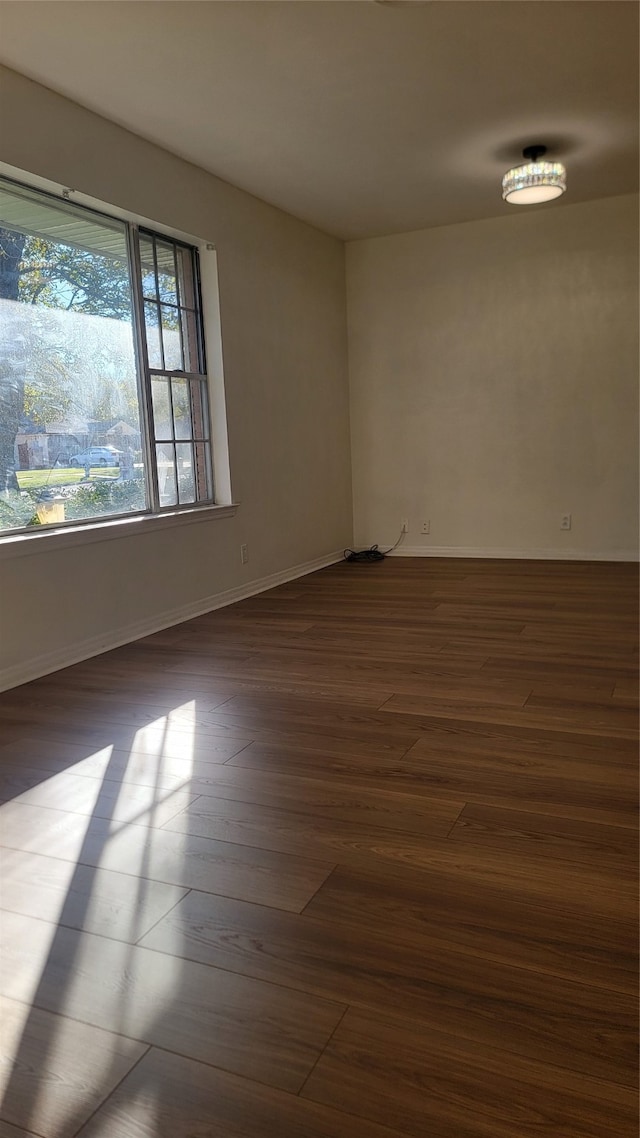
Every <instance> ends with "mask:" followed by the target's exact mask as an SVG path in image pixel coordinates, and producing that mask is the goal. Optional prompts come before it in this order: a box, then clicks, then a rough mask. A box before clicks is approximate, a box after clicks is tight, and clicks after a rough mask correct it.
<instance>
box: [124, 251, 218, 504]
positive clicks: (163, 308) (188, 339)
mask: <svg viewBox="0 0 640 1138" xmlns="http://www.w3.org/2000/svg"><path fill="white" fill-rule="evenodd" d="M143 242H144V245H145V247H147V248H148V249H149V251H150V252H151V254H152V258H153V279H154V296H153V297H151V296H150V295H149V293H150V291H151V290H150V289H149V287H148V278H149V267H150V266H149V262H148V257H147V259H146V260H145V263H144V270H143V262H142V243H143ZM159 243H160V245H161V246H162V248H163V250H164V251H165V252H167V251H168V250H169V249H170V250H171V254H172V256H171V260H172V265H173V280H174V281H175V287H173V286H172V294H171V295H172V296H173V295H174V294H175V299H169V298H168V297H167V296H166V295H163V294H162V293H161V287H160V285H161V277H162V276H168V275H169V274H168V272H167V270H166V269H165V268H164V266H161V265H160V263H159V258H158V244H159ZM138 280H139V301H140V303H139V306H138V307H139V309H140V311H141V314H142V318H143V332H144V334H143V341H144V342H143V351H142V366H143V371H144V379H145V397H146V403H147V405H148V409H149V415H148V421H149V436H150V444H151V446H150V449H151V451H152V470H153V479H152V484H151V487H150V489H151V491H152V496H153V498H154V508H155V510H156V511H157V512H162V511H164V510H171V509H175V508H176V506H179V507H185V506H198V505H202V504H205V503H211V502H213V478H212V466H211V437H210V424H209V402H208V390H207V376H206V372H205V353H204V338H203V334H202V311H201V301H200V281H199V275H198V263H197V253H196V250H195V249H192V248H191V247H190V246H187V245H184V244H183V243H182V242H178V241H173V240H171V239H168V238H164V237H160V236H159V235H157V234H155V233H152V232H150V231H149V230H146V229H140V230H139V231H138ZM143 281H144V282H145V286H146V287H145V288H143ZM191 299H193V304H185V303H183V301H184V300H191ZM151 305H153V311H154V313H155V321H154V322H153V323H152V324H150V321H149V320H148V318H147V313H148V311H149V306H151ZM167 311H168V312H173V313H175V323H176V328H175V329H170V328H169V327H168V326H166V319H165V314H166V312H167ZM189 317H190V318H191V323H189ZM185 320H186V334H185ZM151 328H153V329H154V332H153V333H152V332H151ZM156 328H157V349H156V350H157V354H158V358H159V362H160V367H156V366H153V365H152V364H151V363H150V339H151V335H154V334H155V329H156ZM170 331H175V332H177V335H178V343H177V345H175V344H174V347H175V346H177V347H178V351H179V357H180V363H181V364H182V367H181V368H168V367H167V366H166V365H167V344H168V340H169V332H170ZM194 364H195V365H196V367H197V370H194V368H193V365H194ZM154 381H155V383H156V386H158V385H159V384H160V383H161V382H164V388H165V389H166V397H167V408H166V412H167V413H166V426H167V427H168V430H167V429H162V428H163V427H164V426H165V424H164V423H159V421H158V419H159V415H158V410H157V405H156V400H155V398H154ZM175 382H180V383H184V384H185V393H186V396H187V407H188V425H189V429H188V430H187V431H186V433H184V434H183V433H180V434H178V430H177V426H176V423H177V416H176V406H175V390H174V383H175ZM196 388H197V390H198V398H197V401H194V390H196ZM198 428H199V429H198ZM182 429H183V427H182V424H181V431H182ZM186 455H188V457H187V458H186V459H185V456H186Z"/></svg>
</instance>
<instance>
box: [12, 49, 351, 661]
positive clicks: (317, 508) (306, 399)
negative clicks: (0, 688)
mask: <svg viewBox="0 0 640 1138" xmlns="http://www.w3.org/2000/svg"><path fill="white" fill-rule="evenodd" d="M0 79H1V86H0V106H1V107H2V125H1V131H0V133H1V157H2V160H3V161H4V162H6V163H9V164H10V165H12V166H14V167H17V168H19V169H22V170H25V171H28V172H30V173H32V174H35V175H38V176H40V177H43V178H47V179H51V180H52V181H55V182H58V183H61V184H63V185H65V186H70V187H72V188H74V189H76V190H78V191H81V192H82V193H84V194H88V195H90V196H91V197H93V198H97V199H99V200H101V201H103V202H105V203H109V204H112V205H114V206H117V207H119V208H122V209H125V210H127V211H130V212H131V213H133V214H138V215H142V216H143V217H146V218H149V219H151V220H152V221H154V222H156V223H157V224H159V225H161V226H162V225H166V226H169V227H172V228H175V229H178V230H181V231H183V232H185V233H188V234H191V235H195V236H199V237H201V238H204V239H205V240H209V241H211V242H214V243H215V245H216V248H217V256H218V270H219V280H220V303H221V313H222V330H223V351H224V372H225V389H226V400H227V411H228V424H229V447H230V461H231V476H232V487H233V496H234V498H235V500H237V501H238V502H240V507H239V509H238V512H237V514H236V516H235V517H233V518H228V519H216V520H215V521H211V522H207V523H204V522H200V523H198V524H195V525H190V526H186V527H184V528H180V529H178V528H176V529H171V530H167V531H164V532H162V533H158V532H156V533H152V534H136V535H135V536H129V537H126V538H122V539H118V540H116V541H108V542H104V543H102V542H101V543H99V544H93V545H89V546H86V547H78V546H75V547H74V548H72V549H67V550H56V551H55V552H48V553H47V552H46V551H44V552H41V551H38V552H37V553H34V554H32V555H29V556H27V557H24V556H22V557H19V558H17V559H15V560H13V559H7V558H4V557H3V558H2V559H1V560H0V622H1V624H0V681H1V680H2V669H12V671H11V674H10V677H13V678H14V679H15V677H16V675H17V674H18V671H17V670H19V669H22V672H21V673H20V674H21V678H22V676H23V675H24V676H26V675H28V674H29V673H30V671H31V673H33V672H37V671H38V670H40V665H39V663H38V660H39V659H40V658H46V659H49V658H50V657H51V654H53V655H55V654H56V653H60V652H61V651H62V652H64V651H68V654H69V657H72V656H73V655H74V654H77V652H78V651H81V646H82V645H83V644H84V643H85V642H89V641H91V643H92V644H95V643H97V642H99V641H101V640H102V639H103V640H104V643H105V644H107V643H112V642H114V640H116V639H118V638H119V637H120V638H121V637H122V635H126V634H127V630H129V629H130V628H131V627H132V626H133V625H134V624H136V623H137V624H138V625H141V624H142V625H144V624H145V622H147V624H148V623H149V622H151V623H153V622H158V623H159V624H160V623H162V617H163V614H166V613H170V614H171V613H173V611H174V610H175V609H176V608H178V607H180V606H182V605H197V604H198V603H199V602H200V601H202V600H203V599H206V598H208V597H212V596H214V595H215V594H217V593H219V592H221V591H224V590H227V589H230V588H234V587H236V586H240V585H244V584H246V583H248V582H250V581H251V580H253V579H261V578H264V577H266V576H269V575H271V574H274V573H278V572H280V571H285V570H287V569H289V568H290V567H292V566H297V565H301V564H305V563H307V562H310V561H313V560H315V559H317V558H321V557H323V556H325V555H328V554H331V553H332V552H334V551H336V550H339V549H342V548H343V546H344V545H346V544H349V543H350V541H351V538H352V519H351V477H350V460H349V421H348V413H349V412H348V386H347V368H346V327H345V295H344V248H343V246H342V244H341V243H340V242H339V241H337V240H335V239H333V238H331V237H327V236H326V235H324V234H322V233H320V232H319V231H317V230H315V229H313V228H312V227H310V226H308V225H305V224H303V223H302V222H299V221H296V220H295V219H293V218H291V217H289V216H288V215H287V214H285V213H282V212H281V211H279V210H276V209H273V208H272V207H270V206H268V205H266V204H265V203H263V202H261V201H259V200H258V199H256V198H254V197H252V196H251V195H249V194H246V193H243V192H242V191H241V190H237V189H235V188H234V187H232V186H229V185H228V184H226V183H224V182H221V181H220V180H219V179H217V178H215V177H213V176H212V175H210V174H206V173H205V172H203V171H202V170H199V169H198V168H196V167H195V166H191V165H189V164H188V163H186V162H183V161H182V160H181V159H178V158H175V157H173V156H172V155H170V154H168V153H167V152H165V151H163V150H161V149H159V148H158V147H155V146H153V145H151V144H150V143H147V142H144V141H143V140H142V139H140V138H137V137H136V136H135V135H133V134H130V133H128V132H127V131H124V130H122V129H121V128H119V127H118V126H116V125H114V124H113V123H110V122H108V121H106V120H105V119H102V118H99V117H97V116H96V115H94V114H92V113H90V112H89V111H86V110H83V109H82V108H80V107H79V106H77V105H76V104H74V103H72V102H69V101H68V100H66V99H63V98H61V97H60V96H58V95H55V94H53V93H52V92H50V91H48V90H47V89H45V88H43V87H40V86H39V85H37V84H35V83H31V82H30V81H29V80H27V79H25V78H23V77H22V76H19V75H17V74H16V73H14V72H11V71H7V70H4V69H3V70H2V71H1V72H0ZM241 542H246V543H247V544H248V546H249V558H250V560H249V564H248V565H246V566H241V564H240V543H241ZM40 544H41V543H40ZM51 658H52V657H51ZM6 674H7V675H8V673H6Z"/></svg>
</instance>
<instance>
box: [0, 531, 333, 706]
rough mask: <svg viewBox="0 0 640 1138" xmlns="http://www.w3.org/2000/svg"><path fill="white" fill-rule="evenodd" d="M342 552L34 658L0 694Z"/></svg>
mask: <svg viewBox="0 0 640 1138" xmlns="http://www.w3.org/2000/svg"><path fill="white" fill-rule="evenodd" d="M343 556H344V554H343V551H342V550H339V551H336V552H335V553H329V554H327V555H326V556H325V557H316V558H315V559H314V560H313V561H306V562H304V563H303V564H302V565H293V566H292V567H291V568H290V569H283V570H281V571H280V572H279V573H271V574H270V575H269V576H268V577H261V578H259V579H258V580H256V581H249V582H248V584H246V585H238V586H237V587H236V588H234V589H226V590H225V591H224V592H222V593H213V594H212V595H211V596H209V597H202V598H201V599H200V600H198V601H194V602H192V603H191V604H188V605H180V606H179V607H178V608H174V609H168V610H165V611H164V612H161V613H158V614H157V615H155V616H153V617H148V618H146V619H145V620H140V621H134V622H133V623H132V624H129V625H126V626H124V627H123V628H118V629H115V630H114V631H113V632H109V633H105V634H101V635H100V636H92V637H89V638H88V639H87V640H81V641H78V642H76V643H75V644H70V645H68V646H67V647H65V648H60V649H56V650H55V651H54V652H45V653H43V654H42V655H41V656H34V657H33V658H32V659H31V660H27V661H26V662H24V663H22V664H17V665H16V666H15V667H9V668H3V669H2V670H0V691H7V690H8V689H9V688H15V687H17V686H18V685H19V684H26V683H29V682H30V680H37V679H38V678H39V677H40V676H46V675H48V674H49V673H50V672H57V671H59V669H60V668H69V667H71V665H72V664H79V663H80V662H81V661H82V660H88V659H89V658H90V657H91V656H99V655H100V654H101V653H102V652H110V651H111V649H112V648H120V647H121V645H123V644H130V643H131V641H132V640H140V639H141V637H143V636H151V635H152V633H154V632H162V630H163V629H164V628H171V626H172V625H174V624H182V623H183V621H185V620H192V619H193V618H194V617H196V616H203V615H204V614H205V613H207V612H213V610H214V609H220V608H224V607H225V606H226V605H233V604H235V603H236V601H242V600H244V599H245V598H246V597H253V596H255V595H256V594H257V593H264V592H266V590H267V589H274V588H275V587H276V585H284V584H286V582H287V581H295V580H296V578H298V577H305V576H306V575H307V574H308V573H315V572H316V570H318V569H325V568H326V567H327V565H335V563H336V561H342V558H343Z"/></svg>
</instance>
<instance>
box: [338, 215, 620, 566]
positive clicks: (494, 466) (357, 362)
mask: <svg viewBox="0 0 640 1138" xmlns="http://www.w3.org/2000/svg"><path fill="white" fill-rule="evenodd" d="M637 215H638V199H637V197H636V196H635V195H633V196H628V197H626V196H625V197H618V198H608V199H606V200H601V201H596V202H590V203H587V204H583V205H575V206H568V205H567V206H565V207H563V208H562V209H554V207H553V206H548V207H541V208H540V209H539V210H536V211H528V212H526V213H523V214H518V213H517V212H516V209H515V207H513V212H512V213H510V214H506V215H505V217H504V218H499V219H494V220H487V221H481V222H472V223H469V224H466V225H454V226H448V227H445V228H440V229H432V230H425V231H422V232H418V233H409V234H405V235H402V236H396V237H388V238H379V239H376V240H368V241H358V242H354V243H351V244H350V245H348V247H347V291H348V313H349V367H350V377H351V424H352V462H353V481H354V514H355V530H356V533H355V537H356V541H357V542H358V543H362V544H365V543H367V544H368V543H370V542H372V541H377V542H379V543H380V544H382V543H383V542H392V541H394V540H395V538H396V537H397V535H398V533H399V532H400V526H401V521H402V519H403V518H405V517H408V518H409V520H410V530H409V533H408V534H407V537H406V538H405V541H404V542H403V547H404V548H405V549H408V550H411V549H414V550H420V551H424V550H427V549H430V550H434V551H435V550H438V549H443V550H446V551H447V552H467V553H473V552H475V551H477V552H478V554H482V553H483V552H487V551H496V553H499V552H504V553H506V554H507V555H515V556H518V555H520V556H524V555H526V554H527V553H530V554H531V555H532V556H533V555H538V556H545V555H546V556H553V555H555V556H558V557H570V556H587V557H589V556H597V557H605V558H609V557H611V558H616V557H623V558H626V557H632V556H633V555H634V551H636V550H637V532H638V529H637V523H638V503H637V486H638V480H637V424H638V414H637V391H638V355H637V329H638V306H637V305H638V300H637V249H638V236H637ZM564 513H571V514H572V516H573V525H572V529H571V531H570V532H568V533H566V532H562V531H561V530H560V516H561V515H562V514H564ZM423 519H429V520H430V522H431V533H430V535H429V536H428V537H423V536H422V535H421V534H420V533H419V524H420V522H421V521H422V520H423Z"/></svg>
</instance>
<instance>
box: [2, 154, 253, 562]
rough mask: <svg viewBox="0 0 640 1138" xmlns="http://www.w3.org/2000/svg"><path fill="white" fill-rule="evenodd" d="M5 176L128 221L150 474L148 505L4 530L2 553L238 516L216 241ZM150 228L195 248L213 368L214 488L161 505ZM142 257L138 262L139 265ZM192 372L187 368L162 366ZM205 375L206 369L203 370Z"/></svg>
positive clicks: (17, 174)
mask: <svg viewBox="0 0 640 1138" xmlns="http://www.w3.org/2000/svg"><path fill="white" fill-rule="evenodd" d="M0 176H1V177H3V178H5V179H7V180H10V181H14V182H16V183H17V184H18V185H22V186H25V187H26V188H28V189H31V190H37V191H40V192H42V193H43V194H45V195H49V196H51V197H53V198H55V199H58V200H59V199H63V200H67V201H72V202H73V203H74V204H75V205H77V206H79V207H81V208H83V207H84V208H86V209H87V210H90V211H92V212H94V213H99V214H102V215H104V216H106V217H108V218H111V219H113V218H115V219H117V220H120V221H122V222H124V223H125V225H126V227H127V240H128V250H129V272H130V277H131V286H132V309H133V314H132V315H133V332H134V341H135V350H136V366H137V370H138V384H139V390H140V401H141V420H142V427H143V434H144V439H143V449H144V451H145V460H146V461H145V481H146V491H147V502H148V505H147V508H146V510H144V511H136V512H130V513H127V514H119V515H117V514H110V515H107V516H104V517H102V518H101V517H99V516H96V517H93V518H87V519H74V520H70V521H68V522H65V523H64V524H61V525H58V526H56V525H51V526H42V527H40V526H37V527H33V528H32V529H31V528H25V529H20V530H18V529H16V530H9V531H6V532H0V560H4V559H5V558H6V557H14V556H21V555H25V554H29V553H35V552H36V551H38V550H43V549H45V548H46V549H51V550H54V549H61V548H66V547H72V546H79V545H84V544H93V543H94V542H98V541H107V540H113V539H114V538H119V537H126V536H129V535H134V534H141V533H149V532H152V531H154V530H156V529H160V530H164V529H166V528H169V527H172V526H176V525H178V526H182V525H185V524H192V523H195V522H203V521H211V520H213V519H222V518H228V517H232V516H233V515H234V514H235V513H236V510H237V505H238V503H236V502H234V500H233V496H232V490H231V472H230V466H229V442H228V433H227V416H226V397H225V390H224V372H223V355H222V335H221V324H220V303H219V285H218V265H217V253H216V248H215V245H214V244H213V242H211V241H208V240H206V239H203V238H201V237H195V236H193V235H192V234H189V233H186V232H184V231H183V230H180V229H176V228H174V227H169V226H166V225H162V224H159V223H157V222H155V221H153V220H152V219H150V218H148V217H145V216H143V215H139V214H133V213H131V212H129V211H126V210H123V209H121V208H119V207H117V206H111V205H109V204H106V203H105V202H103V201H101V200H98V199H96V198H93V197H91V196H89V195H87V194H83V193H81V192H78V191H76V190H73V189H71V188H68V187H65V186H63V185H61V184H59V183H54V182H51V181H50V180H49V179H45V178H42V177H40V176H38V175H33V174H29V173H27V172H25V171H23V170H19V169H17V168H15V167H12V166H9V165H8V164H7V163H2V162H0ZM141 230H142V231H144V232H145V233H151V234H153V235H155V236H156V237H157V238H159V239H160V240H162V239H168V240H169V241H171V242H175V243H177V244H179V245H182V246H186V247H188V248H190V249H192V250H193V251H194V253H195V254H196V264H197V282H198V301H199V325H200V337H201V344H202V353H203V360H206V361H207V363H208V365H209V368H210V370H209V371H208V372H206V373H204V374H205V375H206V382H207V405H208V418H209V439H210V451H211V472H210V477H211V480H212V494H211V497H210V499H209V500H208V501H206V502H202V501H201V502H196V503H184V504H181V505H180V504H178V505H169V506H161V505H160V502H159V494H158V485H157V476H156V465H155V454H154V455H153V459H152V460H150V451H151V449H152V448H154V445H155V444H154V436H153V416H152V408H151V392H150V374H151V373H152V372H153V370H154V369H151V370H150V369H149V367H148V362H147V360H146V336H145V328H144V318H143V313H142V297H141V287H140V265H139V253H138V245H137V236H138V232H139V231H141ZM136 261H137V268H136V267H135V266H136ZM163 374H165V375H171V374H173V375H176V376H179V377H180V378H188V376H189V373H186V372H173V373H172V372H164V373H163ZM197 374H198V376H199V378H202V374H201V373H197Z"/></svg>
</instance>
